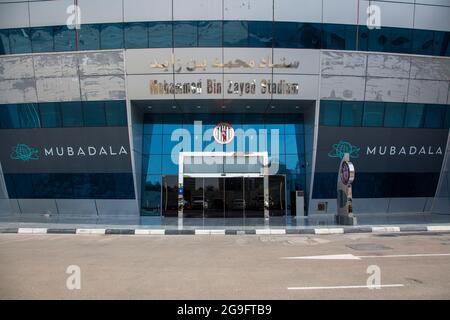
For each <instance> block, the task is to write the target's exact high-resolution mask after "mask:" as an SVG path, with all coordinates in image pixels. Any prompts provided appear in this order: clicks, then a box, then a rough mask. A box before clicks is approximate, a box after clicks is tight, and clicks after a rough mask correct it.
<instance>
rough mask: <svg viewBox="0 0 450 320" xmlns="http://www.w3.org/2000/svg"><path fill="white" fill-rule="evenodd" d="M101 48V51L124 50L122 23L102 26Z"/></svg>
mask: <svg viewBox="0 0 450 320" xmlns="http://www.w3.org/2000/svg"><path fill="white" fill-rule="evenodd" d="M82 28H83V27H82ZM100 48H101V49H120V48H123V25H122V24H121V23H106V24H102V25H101V27H100Z"/></svg>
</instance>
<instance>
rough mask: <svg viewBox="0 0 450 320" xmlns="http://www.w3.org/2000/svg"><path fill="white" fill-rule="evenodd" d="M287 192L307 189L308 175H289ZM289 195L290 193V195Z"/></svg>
mask: <svg viewBox="0 0 450 320" xmlns="http://www.w3.org/2000/svg"><path fill="white" fill-rule="evenodd" d="M286 180H287V181H286V185H287V191H297V190H305V189H306V175H304V174H296V175H293V174H288V175H287V176H286ZM288 195H289V193H288Z"/></svg>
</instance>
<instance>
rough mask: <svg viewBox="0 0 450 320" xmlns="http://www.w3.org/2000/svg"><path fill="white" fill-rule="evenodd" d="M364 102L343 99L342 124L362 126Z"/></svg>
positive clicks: (345, 125)
mask: <svg viewBox="0 0 450 320" xmlns="http://www.w3.org/2000/svg"><path fill="white" fill-rule="evenodd" d="M363 109H364V103H363V102H354V101H342V110H341V126H343V127H360V126H361V123H362V115H363Z"/></svg>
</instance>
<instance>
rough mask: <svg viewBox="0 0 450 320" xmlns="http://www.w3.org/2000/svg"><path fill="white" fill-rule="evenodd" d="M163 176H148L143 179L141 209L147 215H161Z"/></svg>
mask: <svg viewBox="0 0 450 320" xmlns="http://www.w3.org/2000/svg"><path fill="white" fill-rule="evenodd" d="M160 180H161V176H160V175H148V176H143V177H142V201H141V209H142V210H145V213H146V214H148V213H154V214H155V215H160V209H161V181H160Z"/></svg>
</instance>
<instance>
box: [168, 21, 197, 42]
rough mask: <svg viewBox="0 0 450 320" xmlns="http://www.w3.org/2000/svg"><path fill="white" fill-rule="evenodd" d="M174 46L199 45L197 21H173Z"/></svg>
mask: <svg viewBox="0 0 450 320" xmlns="http://www.w3.org/2000/svg"><path fill="white" fill-rule="evenodd" d="M173 46H174V47H175V48H180V47H197V46H198V34H197V21H174V23H173Z"/></svg>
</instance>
